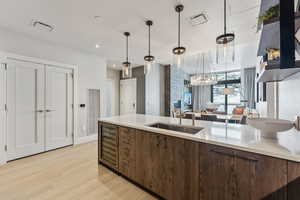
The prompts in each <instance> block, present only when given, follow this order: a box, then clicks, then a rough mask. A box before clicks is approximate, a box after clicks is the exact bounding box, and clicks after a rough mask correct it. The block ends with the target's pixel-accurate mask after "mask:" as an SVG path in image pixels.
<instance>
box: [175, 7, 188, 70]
mask: <svg viewBox="0 0 300 200" xmlns="http://www.w3.org/2000/svg"><path fill="white" fill-rule="evenodd" d="M183 8H184V7H183V5H181V4H180V5H177V6H176V7H175V11H176V12H177V13H178V46H177V47H176V48H174V49H173V54H174V61H173V62H174V65H176V66H177V67H178V68H181V67H182V66H183V62H184V53H185V51H186V48H185V47H182V46H181V44H180V39H181V38H180V37H181V35H180V34H181V33H180V31H181V30H180V17H181V16H180V13H181V12H182V11H183Z"/></svg>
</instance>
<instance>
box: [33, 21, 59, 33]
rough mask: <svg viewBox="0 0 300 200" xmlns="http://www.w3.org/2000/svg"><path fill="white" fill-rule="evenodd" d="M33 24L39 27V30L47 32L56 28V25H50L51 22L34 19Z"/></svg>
mask: <svg viewBox="0 0 300 200" xmlns="http://www.w3.org/2000/svg"><path fill="white" fill-rule="evenodd" d="M32 26H33V27H34V28H37V29H39V30H42V31H47V32H51V31H53V30H54V27H53V26H51V25H49V24H46V23H44V22H41V21H34V20H33V21H32Z"/></svg>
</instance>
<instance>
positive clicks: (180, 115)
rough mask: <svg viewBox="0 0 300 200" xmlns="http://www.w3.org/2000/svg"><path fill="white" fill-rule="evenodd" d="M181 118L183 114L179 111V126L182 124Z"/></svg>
mask: <svg viewBox="0 0 300 200" xmlns="http://www.w3.org/2000/svg"><path fill="white" fill-rule="evenodd" d="M182 116H183V114H182V113H181V110H180V111H179V124H180V125H181V124H182Z"/></svg>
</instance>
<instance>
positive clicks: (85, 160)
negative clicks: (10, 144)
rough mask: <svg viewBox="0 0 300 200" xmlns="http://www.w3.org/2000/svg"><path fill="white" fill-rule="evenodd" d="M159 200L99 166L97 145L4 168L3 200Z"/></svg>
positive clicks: (0, 178)
mask: <svg viewBox="0 0 300 200" xmlns="http://www.w3.org/2000/svg"><path fill="white" fill-rule="evenodd" d="M46 199H47V200H79V199H80V200H94V199H95V200H155V199H156V198H154V197H152V196H151V195H149V194H148V193H146V192H144V191H143V190H141V189H139V188H138V187H136V186H134V185H133V184H131V183H129V182H128V181H126V180H125V179H123V178H121V177H119V176H117V175H115V174H114V173H112V172H110V171H109V170H107V169H106V168H104V167H102V166H98V164H97V143H89V144H83V145H78V146H75V147H67V148H64V149H59V150H56V151H52V152H48V153H45V154H40V155H37V156H33V157H29V158H25V159H22V160H17V161H13V162H10V163H8V164H7V165H3V166H0V200H46Z"/></svg>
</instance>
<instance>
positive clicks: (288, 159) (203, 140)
mask: <svg viewBox="0 0 300 200" xmlns="http://www.w3.org/2000/svg"><path fill="white" fill-rule="evenodd" d="M98 122H103V123H108V124H113V125H116V126H123V127H127V128H134V129H138V130H143V131H148V132H153V133H157V134H162V135H167V136H171V137H177V138H181V139H186V140H191V141H194V142H201V143H205V144H212V145H217V146H221V147H227V148H231V149H235V150H241V151H245V152H249V153H256V154H260V155H264V156H269V157H273V158H278V159H282V160H287V161H291V162H297V163H300V158H298V157H295V156H293V155H290V156H288V157H287V156H286V155H281V154H276V153H271V152H266V151H262V150H260V149H253V148H247V147H242V146H237V145H234V144H228V143H224V142H218V141H212V140H208V139H200V138H194V137H191V136H189V135H188V134H180V133H177V134H174V132H171V131H168V130H160V129H155V128H151V127H146V126H144V125H143V126H138V125H132V124H129V123H121V122H118V123H117V122H113V121H110V120H105V119H100V120H98Z"/></svg>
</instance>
